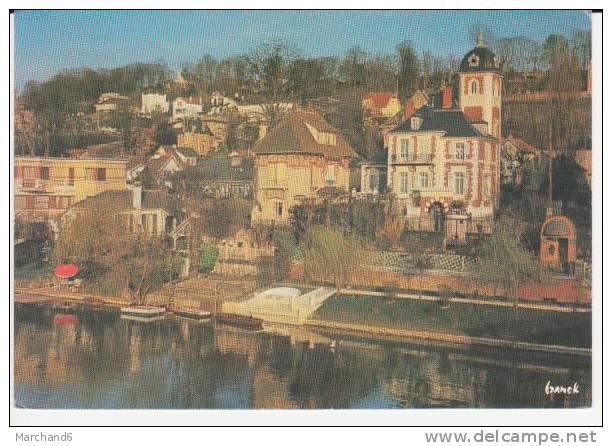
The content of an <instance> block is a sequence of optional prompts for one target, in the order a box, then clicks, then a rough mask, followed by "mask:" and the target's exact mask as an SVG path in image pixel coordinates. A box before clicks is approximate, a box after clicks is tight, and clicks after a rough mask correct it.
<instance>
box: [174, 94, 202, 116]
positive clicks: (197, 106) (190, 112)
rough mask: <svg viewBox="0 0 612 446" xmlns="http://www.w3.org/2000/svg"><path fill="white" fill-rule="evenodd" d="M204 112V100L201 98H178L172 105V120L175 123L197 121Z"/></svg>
mask: <svg viewBox="0 0 612 446" xmlns="http://www.w3.org/2000/svg"><path fill="white" fill-rule="evenodd" d="M202 111H203V106H202V100H201V99H200V98H199V97H193V96H189V97H188V98H182V97H178V98H176V99H175V100H174V102H173V103H172V119H173V120H175V121H179V120H186V119H195V118H197V117H198V115H199V114H200V113H202Z"/></svg>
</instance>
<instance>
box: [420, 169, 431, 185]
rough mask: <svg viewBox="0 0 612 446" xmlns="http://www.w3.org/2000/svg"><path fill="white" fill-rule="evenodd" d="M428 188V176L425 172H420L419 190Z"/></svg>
mask: <svg viewBox="0 0 612 446" xmlns="http://www.w3.org/2000/svg"><path fill="white" fill-rule="evenodd" d="M428 187H429V175H427V172H421V188H428Z"/></svg>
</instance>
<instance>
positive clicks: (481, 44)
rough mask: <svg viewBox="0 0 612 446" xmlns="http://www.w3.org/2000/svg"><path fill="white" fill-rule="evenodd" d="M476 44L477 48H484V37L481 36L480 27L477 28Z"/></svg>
mask: <svg viewBox="0 0 612 446" xmlns="http://www.w3.org/2000/svg"><path fill="white" fill-rule="evenodd" d="M476 46H477V47H479V48H484V46H485V44H484V38H483V37H482V28H481V29H479V30H478V37H477V38H476Z"/></svg>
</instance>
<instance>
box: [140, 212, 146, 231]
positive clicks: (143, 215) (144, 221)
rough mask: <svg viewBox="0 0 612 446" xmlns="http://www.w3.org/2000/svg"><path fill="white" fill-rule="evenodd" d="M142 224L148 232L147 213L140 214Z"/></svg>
mask: <svg viewBox="0 0 612 446" xmlns="http://www.w3.org/2000/svg"><path fill="white" fill-rule="evenodd" d="M140 226H141V227H142V230H143V231H144V232H146V229H147V216H146V215H145V214H142V215H141V216H140Z"/></svg>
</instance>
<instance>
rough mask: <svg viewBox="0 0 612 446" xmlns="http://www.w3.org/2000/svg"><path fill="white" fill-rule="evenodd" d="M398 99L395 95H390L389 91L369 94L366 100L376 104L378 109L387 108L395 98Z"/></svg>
mask: <svg viewBox="0 0 612 446" xmlns="http://www.w3.org/2000/svg"><path fill="white" fill-rule="evenodd" d="M395 97H397V96H396V95H395V94H394V93H390V92H387V91H381V92H375V93H368V94H367V95H366V96H365V98H364V99H369V100H371V101H372V104H374V107H376V108H383V107H386V106H387V104H388V103H389V101H390V100H391V99H393V98H395Z"/></svg>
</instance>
